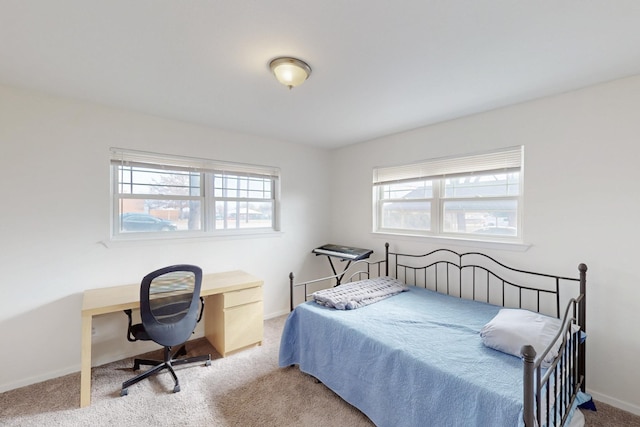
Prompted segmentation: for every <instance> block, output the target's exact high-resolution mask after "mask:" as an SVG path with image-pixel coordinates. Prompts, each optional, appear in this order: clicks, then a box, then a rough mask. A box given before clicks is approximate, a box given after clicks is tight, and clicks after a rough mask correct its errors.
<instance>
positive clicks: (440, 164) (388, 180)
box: [372, 146, 524, 243]
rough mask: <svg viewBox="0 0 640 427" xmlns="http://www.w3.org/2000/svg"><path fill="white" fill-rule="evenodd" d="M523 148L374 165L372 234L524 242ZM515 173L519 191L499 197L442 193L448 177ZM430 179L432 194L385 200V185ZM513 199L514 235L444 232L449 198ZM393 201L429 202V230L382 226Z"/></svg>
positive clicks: (470, 199)
mask: <svg viewBox="0 0 640 427" xmlns="http://www.w3.org/2000/svg"><path fill="white" fill-rule="evenodd" d="M523 165H524V147H523V146H516V147H509V148H505V149H501V150H494V151H488V152H482V153H475V154H468V155H462V156H454V157H443V158H435V159H430V160H424V161H421V162H418V163H411V164H404V165H397V166H385V167H374V168H373V184H372V199H373V200H372V216H373V219H372V225H373V233H381V234H391V235H397V236H416V237H432V238H446V239H454V240H469V241H484V242H504V243H522V242H523V231H522V230H523V224H522V217H523V199H524V192H523V188H524V173H523V172H524V167H523ZM513 172H517V173H518V191H517V194H516V195H509V194H507V195H498V196H483V197H471V196H464V197H462V196H457V197H447V196H445V182H446V180H447V179H452V178H453V179H457V178H460V177H469V176H476V177H480V176H486V175H491V174H495V175H502V174H506V173H513ZM428 181H431V188H432V197H422V198H410V199H404V198H399V199H398V198H394V199H384V194H383V193H384V192H385V185H390V184H398V183H409V184H411V183H419V182H428ZM476 200H491V201H515V204H516V211H517V212H516V214H515V221H516V234H515V235H494V234H481V233H478V234H474V233H473V232H454V231H445V220H446V215H445V203H446V202H451V201H454V202H455V201H461V202H464V201H476ZM394 201H396V202H397V201H411V202H428V203H430V204H431V206H430V211H429V214H430V229H429V230H427V229H408V228H398V227H396V228H394V227H385V226H384V223H383V221H384V213H383V207H384V205H385V204H386V203H390V202H391V203H393V202H394Z"/></svg>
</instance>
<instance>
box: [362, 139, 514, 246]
mask: <svg viewBox="0 0 640 427" xmlns="http://www.w3.org/2000/svg"><path fill="white" fill-rule="evenodd" d="M522 157H523V147H515V148H509V149H505V150H500V151H494V152H490V153H482V154H475V155H469V156H464V157H455V158H442V159H432V160H427V161H424V162H420V163H415V164H410V165H403V166H392V167H380V168H374V170H373V194H374V196H373V200H374V209H373V211H374V221H373V223H374V231H377V232H386V233H394V234H410V235H426V236H448V237H464V238H470V239H479V240H488V239H490V240H519V239H521V235H522V232H521V225H520V214H521V206H522Z"/></svg>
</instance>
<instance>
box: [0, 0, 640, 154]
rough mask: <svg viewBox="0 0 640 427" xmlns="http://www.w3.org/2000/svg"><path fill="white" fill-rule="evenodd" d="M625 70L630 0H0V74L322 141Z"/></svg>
mask: <svg viewBox="0 0 640 427" xmlns="http://www.w3.org/2000/svg"><path fill="white" fill-rule="evenodd" d="M283 55H288V56H296V57H299V58H300V59H303V60H305V61H306V62H308V63H309V64H310V65H311V68H312V69H313V72H312V74H311V77H310V78H309V80H308V81H307V82H305V83H304V84H303V85H302V86H299V87H297V88H294V89H293V90H291V91H289V90H288V89H287V88H286V87H285V86H282V85H280V84H279V83H278V82H277V81H276V80H275V78H274V77H273V76H272V75H271V74H270V71H269V69H268V63H269V61H270V60H271V59H273V58H274V57H277V56H283ZM635 74H640V1H639V0H588V1H587V0H320V1H309V0H307V1H305V0H0V83H4V84H8V85H12V86H19V87H26V88H33V89H37V90H42V91H45V92H48V93H52V94H57V95H62V96H68V97H72V98H77V99H82V100H89V101H93V102H97V103H101V104H106V105H112V106H119V107H124V108H127V109H132V110H137V111H141V112H145V113H150V114H154V115H158V116H162V117H168V118H175V119H179V120H185V121H189V122H195V123H201V124H205V125H209V126H212V127H216V128H221V129H228V130H237V131H241V132H244V133H250V134H257V135H262V136H266V137H270V138H276V139H280V140H286V141H292V142H296V143H303V144H311V145H316V146H320V147H328V148H331V147H339V146H343V145H347V144H352V143H356V142H360V141H365V140H369V139H373V138H376V137H380V136H383V135H388V134H391V133H396V132H400V131H404V130H408V129H413V128H416V127H420V126H424V125H428V124H432V123H436V122H440V121H443V120H448V119H452V118H456V117H460V116H464V115H469V114H473V113H477V112H480V111H486V110H489V109H493V108H496V107H500V106H505V105H509V104H514V103H518V102H522V101H526V100H529V99H533V98H538V97H542V96H547V95H551V94H556V93H560V92H565V91H568V90H572V89H576V88H580V87H584V86H588V85H591V84H594V83H598V82H603V81H608V80H613V79H617V78H621V77H626V76H630V75H635Z"/></svg>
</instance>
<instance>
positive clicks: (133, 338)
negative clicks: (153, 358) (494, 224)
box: [124, 309, 137, 342]
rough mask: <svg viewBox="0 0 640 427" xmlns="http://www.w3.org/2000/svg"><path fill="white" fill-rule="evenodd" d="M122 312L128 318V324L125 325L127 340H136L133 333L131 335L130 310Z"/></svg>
mask: <svg viewBox="0 0 640 427" xmlns="http://www.w3.org/2000/svg"><path fill="white" fill-rule="evenodd" d="M124 314H126V315H127V317H128V318H129V325H128V326H127V341H131V342H134V341H137V339H136V338H135V337H134V336H133V335H131V326H132V324H133V321H132V319H131V310H130V309H129V310H124Z"/></svg>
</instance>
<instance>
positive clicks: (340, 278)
mask: <svg viewBox="0 0 640 427" xmlns="http://www.w3.org/2000/svg"><path fill="white" fill-rule="evenodd" d="M386 263H387V259H383V260H378V261H370V260H368V259H363V260H359V261H355V262H353V263H352V264H351V265H350V266H349V267H348V268H347V269H346V270H345V271H343V272H341V273H338V274H332V275H330V276H325V277H321V278H319V279H313V280H307V281H301V282H298V283H295V277H294V275H293V272H291V273H289V310H291V311H293V309H294V307H295V305H296V304H295V301H294V299H295V295H296V294H298V293H299V292H296V290H298V289H302V292H303V295H304V297H303V301H308V300H309V298H311V293H312V292H310V288H311V287H312V285H316V284H319V283H323V282H327V283H330V282H331V281H334V280H335V281H336V282H337V283H348V282H353V281H355V280H363V279H369V278H374V277H380V276H381V275H382V271H383V266H384V265H386ZM386 272H387V269H386V268H385V275H386V274H387V273H386ZM329 286H335V285H328V286H325V287H329Z"/></svg>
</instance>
